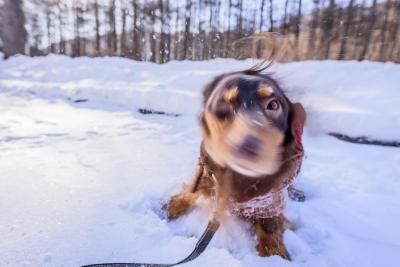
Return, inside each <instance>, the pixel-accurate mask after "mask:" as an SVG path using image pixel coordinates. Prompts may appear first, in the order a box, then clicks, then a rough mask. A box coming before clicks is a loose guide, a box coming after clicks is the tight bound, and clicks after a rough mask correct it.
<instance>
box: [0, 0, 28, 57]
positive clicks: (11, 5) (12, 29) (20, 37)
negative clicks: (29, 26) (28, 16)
mask: <svg viewBox="0 0 400 267" xmlns="http://www.w3.org/2000/svg"><path fill="white" fill-rule="evenodd" d="M3 3H4V4H3V10H2V21H3V23H2V25H1V27H0V36H1V39H2V41H3V52H4V58H8V57H10V56H12V55H16V54H25V44H26V39H27V33H26V30H25V26H24V25H25V16H24V11H23V7H22V0H4V1H3Z"/></svg>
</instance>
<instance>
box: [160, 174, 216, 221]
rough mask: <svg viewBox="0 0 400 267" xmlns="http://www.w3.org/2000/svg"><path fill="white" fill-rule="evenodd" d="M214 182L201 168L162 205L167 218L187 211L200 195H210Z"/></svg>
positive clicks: (173, 217) (212, 192)
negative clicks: (177, 192)
mask: <svg viewBox="0 0 400 267" xmlns="http://www.w3.org/2000/svg"><path fill="white" fill-rule="evenodd" d="M214 186H215V185H214V182H213V181H212V179H210V177H209V175H208V173H207V172H206V171H205V170H202V172H201V173H200V175H199V176H198V177H196V178H195V179H193V180H192V181H191V182H190V183H189V184H184V185H183V188H182V191H181V192H180V193H179V194H177V195H175V196H173V197H172V198H171V200H170V201H169V203H168V204H166V205H165V206H164V208H165V210H166V212H167V215H168V218H169V219H176V218H178V217H180V216H181V215H183V214H185V213H186V212H188V211H189V209H190V207H191V206H192V205H193V204H194V203H195V202H196V200H197V199H198V198H199V197H200V196H201V195H205V196H211V195H213V194H214V193H215V192H214Z"/></svg>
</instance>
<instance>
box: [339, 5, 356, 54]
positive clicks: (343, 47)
mask: <svg viewBox="0 0 400 267" xmlns="http://www.w3.org/2000/svg"><path fill="white" fill-rule="evenodd" d="M353 4H354V0H350V2H349V5H348V6H347V9H346V21H345V23H344V29H343V34H342V39H341V42H340V51H339V55H338V58H337V59H338V60H344V59H345V58H346V45H347V39H348V38H349V36H348V34H349V28H350V24H351V22H352V19H353V13H354V12H353V10H354V9H353Z"/></svg>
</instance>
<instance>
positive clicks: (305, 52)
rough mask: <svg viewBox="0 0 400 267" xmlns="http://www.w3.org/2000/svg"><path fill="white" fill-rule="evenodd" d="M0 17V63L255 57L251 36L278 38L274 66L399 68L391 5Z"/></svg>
mask: <svg viewBox="0 0 400 267" xmlns="http://www.w3.org/2000/svg"><path fill="white" fill-rule="evenodd" d="M0 3H1V2H0ZM0 14H1V17H0V18H1V19H0V21H1V27H0V39H1V40H0V49H1V51H2V52H3V54H4V56H5V57H9V56H11V55H13V54H17V53H20V54H26V55H30V56H41V55H46V54H49V53H55V54H65V55H69V56H72V57H79V56H89V57H98V56H118V57H127V58H131V59H134V60H138V61H151V62H156V63H165V62H168V61H171V60H185V59H188V60H207V59H212V58H227V57H230V58H248V57H253V58H254V57H255V58H259V57H263V55H264V54H265V53H263V51H262V50H263V49H266V47H267V45H265V44H264V45H262V44H261V43H259V39H260V38H259V37H260V36H269V37H271V38H275V37H276V36H279V40H281V41H282V40H284V43H285V46H287V49H286V50H285V51H286V52H285V54H284V56H282V57H281V60H282V61H298V60H325V59H333V60H373V61H383V62H385V61H392V62H400V40H399V39H400V1H398V0H384V1H377V0H370V1H366V0H362V1H361V0H348V1H338V0H312V1H311V0H308V1H307V0H280V1H278V0H255V1H249V0H226V1H223V0H177V1H172V0H73V1H67V0H3V1H2V4H1V6H0ZM275 39H276V38H275ZM238 40H239V41H238ZM241 40H246V42H245V43H246V45H245V46H244V47H243V46H242V45H240V44H241Z"/></svg>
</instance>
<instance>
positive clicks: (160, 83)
mask: <svg viewBox="0 0 400 267" xmlns="http://www.w3.org/2000/svg"><path fill="white" fill-rule="evenodd" d="M254 63H255V62H254V61H252V60H246V61H236V60H232V59H216V60H212V61H203V62H191V61H183V62H170V63H167V64H164V65H157V64H154V63H148V62H135V61H131V60H127V59H121V58H95V59H92V58H86V57H82V58H68V57H64V56H57V55H50V56H47V57H38V58H34V59H31V58H27V57H23V56H18V57H14V58H12V59H10V60H7V61H0V90H2V91H6V92H8V93H10V94H13V95H29V94H31V95H32V94H33V95H36V96H38V97H41V98H46V99H70V100H72V101H74V100H82V99H88V100H89V101H91V102H95V103H108V104H115V105H118V106H122V107H125V108H127V109H137V108H147V109H153V110H158V111H164V112H168V113H177V114H188V115H190V114H197V113H198V112H199V110H200V103H201V89H202V87H203V86H204V84H206V83H207V82H208V81H209V80H210V79H211V78H212V77H214V76H215V75H217V74H220V73H222V72H229V71H233V70H241V69H244V68H246V67H249V66H251V65H253V64H254ZM271 72H273V73H274V76H275V77H276V78H277V79H278V80H279V81H280V82H281V83H282V85H283V87H284V88H285V89H286V90H287V91H288V93H289V96H290V97H291V99H293V100H294V101H301V102H302V103H303V104H304V105H305V107H306V109H307V111H308V114H309V120H308V129H309V130H310V131H311V132H314V133H321V132H341V133H344V134H347V135H351V136H369V137H373V138H378V139H383V140H396V139H398V138H399V136H400V127H396V125H400V108H399V107H398V104H397V103H399V102H400V75H399V74H400V65H396V64H393V63H376V62H355V61H354V62H352V61H350V62H339V61H322V62H320V61H306V62H295V63H288V64H275V65H274V66H273V68H272V69H271Z"/></svg>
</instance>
